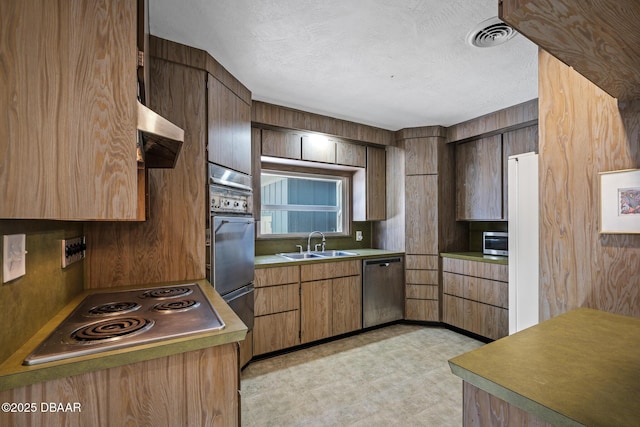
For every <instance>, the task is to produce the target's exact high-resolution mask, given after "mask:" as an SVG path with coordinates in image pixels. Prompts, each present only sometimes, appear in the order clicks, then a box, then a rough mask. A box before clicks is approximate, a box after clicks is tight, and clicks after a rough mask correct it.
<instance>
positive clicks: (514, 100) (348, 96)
mask: <svg viewBox="0 0 640 427" xmlns="http://www.w3.org/2000/svg"><path fill="white" fill-rule="evenodd" d="M149 3H150V5H149V21H150V29H151V33H152V34H154V35H156V36H159V37H162V38H165V39H169V40H173V41H176V42H179V43H183V44H187V45H190V46H194V47H197V48H200V49H204V50H206V51H208V52H209V53H210V54H211V55H212V56H213V57H214V58H216V60H217V61H218V62H220V63H221V64H222V65H223V66H224V67H225V68H227V70H229V71H230V72H231V73H232V74H233V75H234V76H235V77H236V78H238V80H240V81H241V82H242V83H243V84H244V85H245V86H247V87H248V88H249V90H251V92H252V95H253V99H255V100H260V101H265V102H269V103H273V104H278V105H284V106H287V107H291V108H296V109H301V110H305V111H309V112H314V113H318V114H324V115H328V116H332V117H337V118H341V119H345V120H350V121H355V122H358V123H364V124H368V125H372V126H377V127H381V128H384V129H389V130H398V129H402V128H407V127H416V126H430V125H443V126H450V125H453V124H456V123H460V122H463V121H465V120H469V119H472V118H475V117H478V116H481V115H483V114H487V113H490V112H493V111H496V110H499V109H502V108H506V107H509V106H512V105H515V104H519V103H521V102H525V101H528V100H530V99H533V98H536V97H537V96H538V95H537V93H538V84H537V83H538V82H537V47H536V46H535V45H534V44H533V43H532V42H530V41H529V40H527V39H526V38H525V37H524V36H522V35H520V34H519V35H517V36H516V37H514V38H513V39H511V40H510V41H509V42H507V43H506V44H503V45H500V46H496V47H492V48H477V47H472V46H470V45H468V44H467V43H466V41H465V39H466V36H467V34H468V33H469V31H470V30H471V29H472V28H473V27H475V26H476V25H477V24H478V23H480V22H481V21H484V20H485V19H488V18H491V17H494V16H497V14H498V0H471V1H470V0H323V1H317V0H188V1H186V2H182V1H176V0H150V1H149Z"/></svg>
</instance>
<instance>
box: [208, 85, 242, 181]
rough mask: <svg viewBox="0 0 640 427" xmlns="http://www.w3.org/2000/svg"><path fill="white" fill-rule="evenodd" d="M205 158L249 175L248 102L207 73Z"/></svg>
mask: <svg viewBox="0 0 640 427" xmlns="http://www.w3.org/2000/svg"><path fill="white" fill-rule="evenodd" d="M207 86H208V96H209V101H208V102H209V109H208V114H209V141H208V145H207V151H208V158H209V161H210V162H212V163H216V164H219V165H221V166H225V167H228V168H230V169H233V170H236V171H239V172H242V173H246V174H248V175H250V174H251V159H252V157H251V105H250V104H247V103H246V102H245V101H244V100H243V99H241V98H240V97H239V96H237V95H236V94H235V93H233V91H231V90H230V89H229V88H227V87H226V86H225V85H224V84H223V83H222V82H221V81H219V80H218V79H216V78H215V77H214V76H212V75H211V74H209V76H208V83H207Z"/></svg>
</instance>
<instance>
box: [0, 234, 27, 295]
mask: <svg viewBox="0 0 640 427" xmlns="http://www.w3.org/2000/svg"><path fill="white" fill-rule="evenodd" d="M26 242H27V238H26V234H11V235H5V236H3V237H2V283H7V282H9V281H11V280H14V279H17V278H18V277H21V276H24V275H25V273H26V263H25V258H26V255H27V251H26V250H25V246H26Z"/></svg>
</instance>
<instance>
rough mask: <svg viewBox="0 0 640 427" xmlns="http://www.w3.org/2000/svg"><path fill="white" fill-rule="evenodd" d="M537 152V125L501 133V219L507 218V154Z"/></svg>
mask: <svg viewBox="0 0 640 427" xmlns="http://www.w3.org/2000/svg"><path fill="white" fill-rule="evenodd" d="M530 152H536V153H537V152H538V125H535V126H529V127H526V128H523V129H518V130H514V131H511V132H506V133H504V134H503V135H502V176H503V177H504V184H503V191H502V193H503V194H502V198H503V202H502V206H503V208H504V209H503V211H504V212H503V215H502V216H503V219H505V220H507V219H508V218H509V210H508V207H509V199H508V195H509V181H508V179H507V177H508V176H509V169H508V168H509V156H514V155H516V154H523V153H530Z"/></svg>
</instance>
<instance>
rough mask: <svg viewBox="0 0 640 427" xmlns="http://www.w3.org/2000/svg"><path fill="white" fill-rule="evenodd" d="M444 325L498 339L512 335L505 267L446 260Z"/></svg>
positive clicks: (507, 280)
mask: <svg viewBox="0 0 640 427" xmlns="http://www.w3.org/2000/svg"><path fill="white" fill-rule="evenodd" d="M442 270H443V273H442V283H443V293H444V295H443V300H442V301H443V315H442V321H443V322H444V323H447V324H449V325H452V326H456V327H458V328H460V329H464V330H466V331H469V332H473V333H475V334H478V335H481V336H483V337H487V338H490V339H494V340H495V339H499V338H502V337H504V336H507V335H508V334H509V310H508V307H509V283H508V282H509V269H508V266H507V265H505V264H494V263H486V262H481V261H470V260H462V259H454V258H443V262H442Z"/></svg>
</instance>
